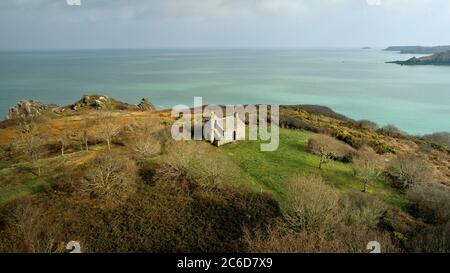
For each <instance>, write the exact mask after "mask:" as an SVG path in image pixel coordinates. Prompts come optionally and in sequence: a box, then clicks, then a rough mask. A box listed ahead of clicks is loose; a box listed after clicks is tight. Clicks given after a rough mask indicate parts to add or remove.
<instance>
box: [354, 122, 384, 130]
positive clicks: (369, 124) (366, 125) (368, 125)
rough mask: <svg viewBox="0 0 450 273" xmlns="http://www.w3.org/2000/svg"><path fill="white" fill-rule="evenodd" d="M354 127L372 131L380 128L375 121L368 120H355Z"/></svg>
mask: <svg viewBox="0 0 450 273" xmlns="http://www.w3.org/2000/svg"><path fill="white" fill-rule="evenodd" d="M356 127H358V128H360V129H364V130H372V131H376V130H378V129H379V128H380V127H379V126H378V124H376V123H375V122H373V121H370V120H359V121H357V122H356Z"/></svg>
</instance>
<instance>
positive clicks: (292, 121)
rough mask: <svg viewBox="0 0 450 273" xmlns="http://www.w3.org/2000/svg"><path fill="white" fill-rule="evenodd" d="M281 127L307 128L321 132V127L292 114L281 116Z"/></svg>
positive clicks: (307, 129) (306, 129)
mask: <svg viewBox="0 0 450 273" xmlns="http://www.w3.org/2000/svg"><path fill="white" fill-rule="evenodd" d="M280 127H282V128H287V129H295V130H305V131H310V132H314V133H318V132H320V129H319V128H317V127H315V126H312V125H310V124H308V123H306V122H304V121H303V120H301V119H300V118H297V117H292V116H281V117H280Z"/></svg>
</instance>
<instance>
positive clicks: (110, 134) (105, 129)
mask: <svg viewBox="0 0 450 273" xmlns="http://www.w3.org/2000/svg"><path fill="white" fill-rule="evenodd" d="M100 121H101V126H102V128H101V132H100V136H101V137H102V138H103V139H104V140H105V141H106V143H107V144H108V151H111V143H112V141H113V139H114V138H115V137H116V136H117V135H118V134H119V133H120V129H121V127H120V125H119V124H117V123H116V121H115V120H114V119H113V117H112V116H111V114H104V115H103V116H102V117H101V118H100Z"/></svg>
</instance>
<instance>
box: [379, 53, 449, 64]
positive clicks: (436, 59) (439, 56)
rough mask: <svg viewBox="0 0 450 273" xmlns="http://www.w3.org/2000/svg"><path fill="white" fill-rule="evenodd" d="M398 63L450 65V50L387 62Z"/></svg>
mask: <svg viewBox="0 0 450 273" xmlns="http://www.w3.org/2000/svg"><path fill="white" fill-rule="evenodd" d="M388 63H393V64H400V65H450V51H447V52H441V53H436V54H433V55H431V56H426V57H421V58H416V57H413V58H411V59H409V60H407V61H395V62H388Z"/></svg>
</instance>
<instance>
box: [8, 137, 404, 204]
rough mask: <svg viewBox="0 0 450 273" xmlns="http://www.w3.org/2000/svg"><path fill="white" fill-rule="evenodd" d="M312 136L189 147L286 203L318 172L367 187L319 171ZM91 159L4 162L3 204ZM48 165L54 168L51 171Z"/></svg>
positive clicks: (378, 185) (352, 187)
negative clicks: (222, 160) (266, 148)
mask: <svg viewBox="0 0 450 273" xmlns="http://www.w3.org/2000/svg"><path fill="white" fill-rule="evenodd" d="M312 135H313V134H312V133H310V132H304V131H294V130H287V129H282V130H281V131H280V147H279V149H278V150H277V151H275V152H261V151H260V144H261V143H260V142H259V141H243V142H237V143H233V144H229V145H226V146H223V147H221V148H219V149H217V148H214V147H213V146H211V145H209V144H207V143H205V142H196V143H191V144H190V145H202V146H204V147H203V148H204V149H206V150H207V151H208V153H210V154H211V155H212V156H213V154H214V153H216V152H217V153H221V154H222V156H225V157H229V158H230V159H231V161H232V162H234V164H233V165H235V166H230V164H228V165H227V167H226V168H227V172H226V174H225V177H226V180H227V181H229V182H230V183H234V184H236V183H237V184H241V186H248V187H250V188H251V189H253V190H255V191H269V192H272V193H274V195H275V196H276V197H277V198H279V199H283V196H284V190H285V186H286V184H287V183H288V182H289V181H290V180H292V179H293V178H294V177H295V176H296V175H299V174H319V175H321V176H322V177H323V178H324V179H325V180H326V181H327V182H328V183H329V184H330V185H333V186H334V187H335V188H336V189H338V190H339V191H340V192H344V193H345V192H350V191H361V189H362V184H361V182H360V181H358V180H357V179H355V177H354V176H353V171H352V169H351V166H350V165H349V164H345V163H341V162H334V161H333V162H330V163H328V164H326V165H325V166H324V167H323V169H322V170H319V169H318V165H319V157H317V156H315V155H312V154H310V153H308V152H306V146H307V143H308V139H309V138H310V137H311V136H312ZM93 150H95V149H93ZM92 157H93V153H92V152H90V153H88V154H83V153H73V154H69V155H66V156H64V157H60V156H57V157H54V158H51V159H44V160H42V162H41V163H42V165H43V166H47V167H46V168H45V169H47V170H46V172H45V173H44V175H43V176H42V177H36V175H35V174H34V171H33V169H32V168H31V166H29V165H30V164H27V163H22V164H12V165H10V164H4V165H2V166H1V167H0V189H1V190H0V203H4V202H7V201H10V200H13V199H14V198H17V197H20V196H24V195H28V194H33V193H35V192H38V191H40V189H42V188H45V187H48V186H49V185H51V184H52V183H54V181H55V180H56V178H57V177H58V175H59V174H60V173H58V171H56V172H55V168H56V167H57V166H61V165H67V166H66V167H64V168H67V167H70V166H76V165H80V164H83V162H86V161H87V160H88V159H89V158H92ZM49 166H52V167H51V168H50V169H49ZM64 168H63V169H64ZM368 194H372V195H375V196H377V197H379V198H380V199H381V200H383V201H385V202H387V203H390V204H393V205H397V206H403V205H404V204H405V202H406V201H405V199H404V197H403V196H402V195H401V194H400V193H399V192H397V191H396V190H394V189H393V188H391V187H390V186H389V185H388V183H387V182H386V181H383V180H380V181H377V182H374V183H372V184H371V185H370V187H369V193H368Z"/></svg>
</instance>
